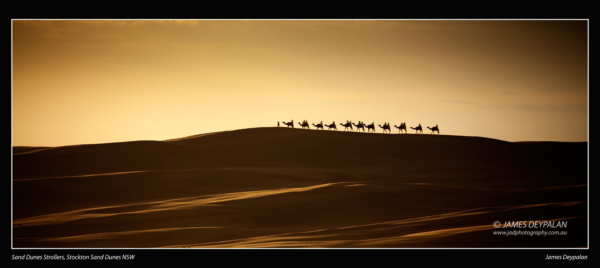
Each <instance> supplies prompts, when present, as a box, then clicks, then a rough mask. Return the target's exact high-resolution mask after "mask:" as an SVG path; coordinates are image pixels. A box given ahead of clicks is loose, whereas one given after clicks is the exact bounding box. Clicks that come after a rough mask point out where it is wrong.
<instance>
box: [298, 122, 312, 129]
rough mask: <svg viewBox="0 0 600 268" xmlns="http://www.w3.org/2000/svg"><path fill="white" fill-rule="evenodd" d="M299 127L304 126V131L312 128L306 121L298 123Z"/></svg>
mask: <svg viewBox="0 0 600 268" xmlns="http://www.w3.org/2000/svg"><path fill="white" fill-rule="evenodd" d="M298 125H300V126H302V129H304V128H305V127H306V128H308V129H310V126H309V125H308V122H307V121H306V120H304V121H302V123H300V122H298Z"/></svg>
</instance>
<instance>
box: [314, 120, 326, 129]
mask: <svg viewBox="0 0 600 268" xmlns="http://www.w3.org/2000/svg"><path fill="white" fill-rule="evenodd" d="M312 125H313V126H315V127H316V128H317V130H319V128H320V129H322V130H325V129H324V128H323V121H321V124H316V125H315V124H312Z"/></svg>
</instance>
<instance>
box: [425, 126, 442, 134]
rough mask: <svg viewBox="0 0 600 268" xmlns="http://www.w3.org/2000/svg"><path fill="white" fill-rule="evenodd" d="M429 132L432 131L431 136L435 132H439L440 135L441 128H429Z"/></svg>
mask: <svg viewBox="0 0 600 268" xmlns="http://www.w3.org/2000/svg"><path fill="white" fill-rule="evenodd" d="M427 128H429V127H427ZM429 130H431V134H433V132H434V131H437V133H438V135H439V134H440V128H438V125H437V124H435V127H432V128H429Z"/></svg>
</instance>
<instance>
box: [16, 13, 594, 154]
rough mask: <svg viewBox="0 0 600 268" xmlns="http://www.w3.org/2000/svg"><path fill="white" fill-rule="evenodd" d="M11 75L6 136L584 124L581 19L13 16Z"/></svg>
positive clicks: (520, 129) (72, 138) (100, 139)
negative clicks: (304, 125)
mask: <svg viewBox="0 0 600 268" xmlns="http://www.w3.org/2000/svg"><path fill="white" fill-rule="evenodd" d="M12 78H13V80H12V135H13V136H12V138H13V146H61V145H74V144H89V143H108V142H122V141H134V140H165V139H171V138H179V137H184V136H189V135H195V134H200V133H208V132H217V131H224V130H235V129H244V128H254V127H273V126H276V125H277V121H286V122H287V121H289V120H294V122H298V121H302V120H308V122H309V123H311V124H312V123H315V124H316V123H317V122H320V121H323V122H324V123H327V124H330V123H331V122H332V121H335V122H336V124H338V125H339V123H341V122H345V121H346V120H352V121H359V120H362V121H364V122H365V123H369V124H370V123H372V122H375V125H377V124H382V125H383V123H384V122H390V124H391V125H392V130H393V133H398V129H396V128H393V125H399V124H400V123H401V122H406V124H407V126H409V127H411V126H413V127H414V126H416V125H418V124H419V123H420V124H421V125H422V126H423V128H424V133H429V131H428V130H427V129H426V128H425V127H426V126H434V125H436V124H438V125H439V128H440V132H441V134H447V135H465V136H483V137H490V138H495V139H501V140H506V141H542V140H544V141H587V139H588V138H587V132H588V127H587V121H588V115H587V113H588V21H587V20H550V21H540V20H522V21H515V20H483V21H477V20H184V21H158V20H141V21H140V20H81V21H77V20H13V21H12ZM296 127H299V126H298V125H297V124H296ZM313 129H314V128H313ZM338 129H339V126H338ZM340 130H343V127H342V128H341V129H340ZM377 132H378V133H381V129H380V128H377ZM409 133H414V131H411V129H409Z"/></svg>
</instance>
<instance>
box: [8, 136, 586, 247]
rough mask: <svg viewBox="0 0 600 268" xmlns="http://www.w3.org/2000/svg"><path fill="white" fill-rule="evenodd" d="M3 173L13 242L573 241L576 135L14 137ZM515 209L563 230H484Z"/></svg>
mask: <svg viewBox="0 0 600 268" xmlns="http://www.w3.org/2000/svg"><path fill="white" fill-rule="evenodd" d="M549 152H551V153H549ZM12 183H13V246H14V247H16V248H21V247H25V248H26V247H42V248H44V247H50V248H71V247H92V248H97V247H98V248H103V247H108V248H121V247H138V248H147V247H181V248H183V247H208V248H231V247H234V248H240V247H241V248H246V247H248V248H250V247H252V248H254V247H262V248H265V247H267V248H272V247H299V248H300V247H301V248H306V247H308V248H320V247H341V248H346V247H348V248H356V247H359V248H360V247H400V248H407V247H408V248H411V247H428V248H438V247H442V248H444V247H521V246H524V247H550V248H555V247H585V246H586V245H587V211H586V210H587V143H586V142H580V143H560V142H516V143H511V142H506V141H501V140H495V139H488V138H483V137H466V136H452V135H414V134H412V135H411V134H407V135H400V134H396V135H383V134H372V133H371V134H367V133H356V132H343V131H337V132H335V131H317V130H302V129H290V128H283V127H281V128H276V127H275V128H252V129H242V130H234V131H225V132H215V133H207V134H199V135H192V136H188V137H185V138H176V139H170V140H165V141H131V142H119V143H105V144H89V145H85V144H84V145H74V146H61V147H50V148H16V149H13V182H12ZM528 219H546V220H560V219H566V220H567V221H569V232H570V233H569V236H566V237H551V238H531V237H530V238H527V237H503V238H500V237H494V236H493V235H492V234H491V231H492V230H493V229H494V227H493V226H492V223H493V222H494V221H496V220H500V221H504V220H528ZM571 234H572V235H571Z"/></svg>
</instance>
